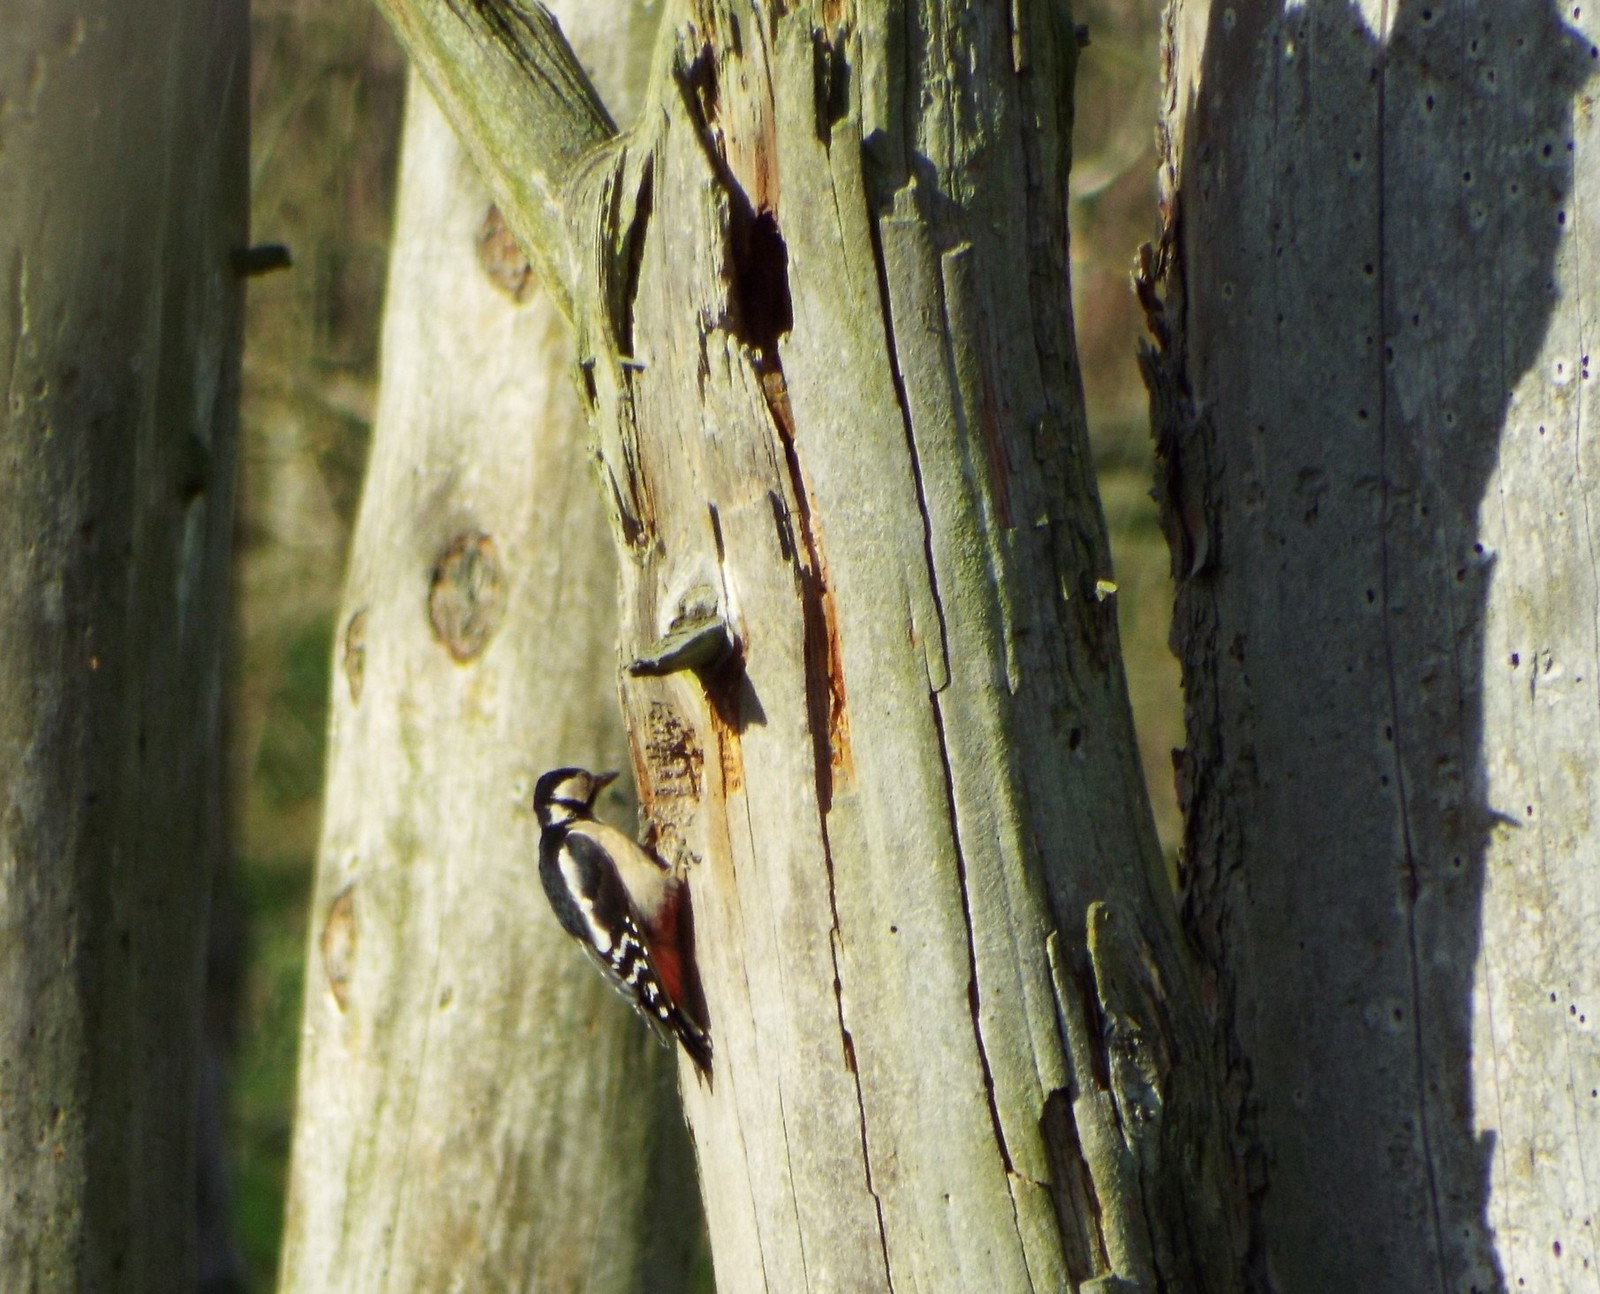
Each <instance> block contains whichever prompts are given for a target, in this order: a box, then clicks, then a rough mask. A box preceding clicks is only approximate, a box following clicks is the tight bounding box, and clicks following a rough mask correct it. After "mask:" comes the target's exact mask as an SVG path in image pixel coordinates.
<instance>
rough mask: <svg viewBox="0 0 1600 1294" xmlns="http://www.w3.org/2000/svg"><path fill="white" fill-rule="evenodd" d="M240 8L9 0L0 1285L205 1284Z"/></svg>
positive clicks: (239, 244)
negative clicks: (205, 1077) (204, 1145)
mask: <svg viewBox="0 0 1600 1294" xmlns="http://www.w3.org/2000/svg"><path fill="white" fill-rule="evenodd" d="M246 18H247V15H246V11H245V6H244V5H242V4H238V3H221V4H210V3H208V4H192V3H177V2H171V0H168V2H165V3H157V4H153V5H143V6H139V7H138V8H137V9H136V10H134V9H130V8H128V7H127V6H121V5H105V4H95V3H75V4H71V5H53V6H40V5H37V4H30V3H26V0H23V2H17V0H6V2H5V3H0V32H3V33H4V35H3V37H0V267H3V269H0V272H3V274H4V287H3V289H0V293H3V297H4V302H5V306H4V309H3V310H0V374H4V377H3V378H0V385H3V389H4V398H5V404H4V406H3V408H0V462H3V464H4V466H3V469H0V553H3V556H4V567H3V569H4V576H3V582H0V787H3V788H4V791H3V793H0V794H3V797H4V809H3V812H0V1201H3V1202H0V1288H4V1289H6V1290H45V1289H49V1290H67V1289H71V1290H106V1291H110V1290H134V1289H138V1290H143V1289H151V1290H153V1289H185V1288H192V1287H193V1285H194V1282H195V1279H196V1253H195V1209H196V1203H195V1198H196V1107H197V1101H198V1086H199V1066H200V1032H201V1019H200V1014H201V1013H200V1007H201V992H202V984H203V980H204V952H205V933H206V920H207V904H208V900H209V896H210V889H211V878H212V875H213V873H214V871H215V869H216V866H217V862H218V858H219V854H220V851H221V850H222V848H223V847H224V841H223V827H222V812H221V787H222V768H223V761H222V752H221V698H222V687H223V669H222V648H223V642H224V637H225V629H226V626H227V623H228V615H227V574H228V559H229V541H230V538H231V534H230V532H231V527H232V519H233V469H234V435H235V419H236V407H237V399H238V363H239V342H240V337H239V320H240V305H241V283H240V279H239V277H238V274H237V272H236V270H235V268H234V266H233V264H232V262H231V259H230V256H231V254H234V253H238V252H240V251H242V250H243V246H244V241H245V235H246V230H245V218H246V199H247V194H246V175H247V158H248V142H247V140H248V135H247V123H246V117H245V109H246V104H247V96H248V76H247V66H246V55H247V36H248V28H247V25H246Z"/></svg>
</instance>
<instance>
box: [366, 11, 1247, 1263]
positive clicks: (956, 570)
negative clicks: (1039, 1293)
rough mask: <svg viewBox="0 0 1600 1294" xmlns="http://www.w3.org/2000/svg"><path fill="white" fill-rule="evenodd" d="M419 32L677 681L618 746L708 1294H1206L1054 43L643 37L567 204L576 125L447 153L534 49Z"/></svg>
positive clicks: (930, 27)
mask: <svg viewBox="0 0 1600 1294" xmlns="http://www.w3.org/2000/svg"><path fill="white" fill-rule="evenodd" d="M412 8H413V7H412V6H411V5H410V4H408V3H403V2H402V0H393V3H389V4H386V9H387V10H389V11H390V12H391V13H392V14H393V15H394V20H395V25H396V29H397V30H398V31H399V32H400V33H401V35H402V38H403V39H405V40H407V42H408V43H409V46H410V50H411V53H412V56H413V58H414V59H415V60H416V62H417V64H418V66H419V67H420V68H421V69H422V70H423V72H424V74H425V75H427V76H428V77H429V78H430V81H431V83H432V84H433V88H434V90H435V92H436V93H437V94H438V95H439V96H440V98H441V101H442V103H443V104H444V106H445V110H446V113H447V115H448V116H449V117H450V118H451V120H452V121H453V122H454V123H455V124H456V125H457V127H458V128H459V129H463V130H464V131H466V132H467V133H468V136H469V139H468V146H469V148H470V149H472V150H473V152H474V156H476V157H478V158H480V161H481V163H482V165H483V169H484V172H485V175H486V177H487V178H488V179H489V180H490V183H491V185H492V186H494V187H495V188H496V193H497V196H498V197H499V198H500V200H501V201H502V204H503V205H504V207H505V209H506V213H507V217H508V220H509V221H510V222H511V224H512V226H513V227H514V228H516V229H517V230H518V232H519V233H520V234H521V235H522V236H523V237H524V238H525V239H528V240H530V241H536V240H540V239H549V238H550V237H552V229H553V228H554V229H555V231H556V233H555V236H557V237H558V239H559V241H558V243H557V245H555V246H553V247H551V246H546V247H544V249H543V256H542V257H541V258H540V260H539V264H540V265H541V266H542V267H544V270H545V272H546V273H552V274H555V275H557V276H561V275H568V274H569V275H570V277H567V278H565V279H562V280H561V284H562V285H564V290H565V297H566V299H567V300H568V301H569V302H570V304H571V309H572V314H573V317H574V323H575V328H576V333H577V353H578V360H579V366H580V370H581V381H582V384H583V389H584V393H585V397H586V400H587V402H588V404H589V407H590V412H591V416H592V418H593V423H594V427H595V436H596V440H597V442H598V450H599V458H600V474H601V482H602V490H603V492H604V494H605V497H606V499H607V501H608V504H609V507H610V513H611V520H612V523H613V530H614V536H615V540H616V544H617V548H618V551H619V552H620V553H621V554H622V556H623V597H622V608H623V610H622V625H621V644H622V656H623V660H624V661H625V662H629V661H638V662H647V661H654V662H656V663H657V670H658V671H659V669H660V661H661V657H662V656H663V655H665V654H670V653H672V652H673V651H675V650H676V649H677V648H680V647H684V643H683V640H684V639H685V638H688V639H691V640H692V641H693V642H694V643H695V644H697V645H698V646H699V647H700V648H703V649H704V650H703V651H702V652H701V653H700V654H699V655H698V656H697V657H696V658H695V663H694V665H693V667H690V666H689V665H687V664H685V665H684V667H683V668H678V669H675V670H672V671H671V672H649V671H647V672H645V673H642V674H640V675H638V676H636V677H630V678H629V680H628V681H627V683H626V684H625V686H624V689H623V702H624V709H625V711H626V714H627V718H628V726H629V732H630V736H631V739H632V746H633V754H634V769H635V773H636V775H637V776H638V779H639V783H640V789H641V795H642V799H643V801H644V803H645V806H646V810H647V813H648V814H649V817H650V821H651V827H652V831H653V839H654V841H655V843H656V845H657V847H658V848H659V849H661V850H662V852H663V853H664V854H665V855H667V856H668V857H669V858H670V859H671V860H673V861H674V862H676V863H679V864H681V865H682V866H683V867H684V868H685V870H686V872H687V874H688V876H689V878H690V883H691V885H692V887H693V894H694V901H695V909H694V911H695V928H696V935H697V947H698V952H699V961H700V969H701V973H702V978H703V987H704V991H705V998H706V1002H707V1005H708V1008H709V1017H710V1022H711V1026H712V1032H713V1036H714V1038H715V1042H716V1049H717V1052H716V1057H717V1058H716V1063H715V1067H714V1073H713V1077H712V1080H711V1081H710V1082H708V1083H703V1084H702V1083H697V1082H695V1081H693V1079H692V1077H691V1076H690V1075H689V1072H688V1071H687V1070H686V1069H685V1070H684V1074H685V1083H684V1086H685V1092H686V1102H687V1108H688V1110H689V1113H690V1118H691V1122H692V1124H693V1127H694V1132H695V1141H696V1146H697V1150H698V1153H699V1156H700V1165H701V1176H702V1181H703V1183H704V1187H705V1192H706V1206H707V1213H708V1218H709V1222H710V1228H711V1237H712V1245H713V1251H714V1256H715V1263H716V1270H717V1279H718V1283H719V1285H720V1286H721V1287H722V1288H724V1289H728V1290H739V1291H758V1290H774V1291H784V1292H788V1291H795V1290H807V1289H832V1288H839V1287H849V1288H852V1289H863V1290H865V1289H889V1288H892V1287H900V1288H925V1289H952V1290H955V1289H1005V1290H1022V1289H1038V1290H1052V1291H1053V1290H1059V1289H1063V1288H1079V1287H1084V1286H1092V1287H1094V1288H1096V1289H1108V1288H1112V1287H1115V1288H1150V1289H1154V1288H1157V1287H1158V1286H1162V1285H1164V1287H1166V1288H1184V1289H1217V1290H1221V1289H1229V1288H1233V1287H1234V1268H1235V1260H1236V1254H1237V1251H1238V1246H1239V1244H1240V1243H1241V1240H1240V1237H1241V1236H1242V1231H1241V1229H1240V1228H1241V1225H1242V1224H1241V1223H1240V1221H1239V1219H1240V1215H1241V1213H1242V1206H1240V1205H1239V1204H1238V1203H1237V1202H1236V1201H1235V1199H1234V1196H1233V1187H1232V1181H1231V1178H1230V1172H1229V1165H1228V1163H1227V1162H1226V1159H1225V1143H1224V1137H1223V1130H1222V1125H1221V1124H1220V1122H1219V1115H1220V1111H1221V1108H1222V1107H1221V1101H1220V1098H1219V1096H1218V1093H1217V1091H1216V1090H1215V1088H1214V1086H1213V1081H1212V1077H1211V1069H1210V1064H1211V1057H1210V1047H1209V1040H1208V1034H1207V1026H1206V1023H1205V1020H1204V1017H1203V1013H1202V1010H1201V1005H1200V1000H1199V998H1198V997H1197V996H1196V993H1195V985H1194V982H1193V980H1192V979H1191V977H1190V974H1189V970H1188V968H1187V966H1186V963H1185V960H1184V952H1183V948H1182V945H1181V942H1180V936H1179V933H1178V928H1177V923H1176V919H1175V913H1174V910H1173V907H1172V904H1171V899H1170V893H1169V891H1168V890H1167V888H1166V885H1165V881H1164V877H1163V869H1162V865H1161V860H1160V858H1159V855H1158V851H1157V848H1156V842H1155V835H1154V830H1153V827H1152V824H1151V820H1150V813H1149V807H1148V803H1147V801H1146V798H1145V794H1144V790H1143V786H1142V782H1141V778H1140V773H1139V767H1138V762H1137V758H1136V755H1135V746H1134V740H1133V732H1132V723H1131V720H1130V716H1129V710H1128V704H1127V698H1126V691H1125V685H1124V680H1123V675H1122V669H1121V663H1120V659H1119V656H1118V647H1117V638H1116V621H1115V615H1114V605H1113V603H1112V598H1113V597H1114V590H1115V585H1114V582H1113V581H1112V580H1111V573H1110V569H1109V557H1108V552H1107V546H1106V540H1105V531H1104V525H1103V521H1102V518H1101V516H1100V512H1099V505H1098V501H1097V499H1096V496H1095V490H1094V483H1093V480H1092V477H1091V475H1090V471H1089V453H1088V442H1087V438H1086V435H1085V430H1084V425H1083V416H1082V405H1081V393H1080V390H1079V386H1078V380H1077V374H1076V369H1075V360H1074V354H1073V343H1072V329H1071V320H1070V315H1069V307H1068V294H1067V260H1066V224H1065V187H1066V173H1067V166H1068V143H1069V128H1070V92H1071V79H1072V70H1073V66H1074V57H1075V52H1076V51H1075V44H1074V38H1073V29H1072V25H1071V22H1070V18H1069V16H1068V15H1067V13H1066V11H1065V10H1064V9H1063V8H1061V7H1059V6H1057V5H1054V4H1049V3H1038V4H1034V3H1019V4H1017V5H1014V6H1012V7H1011V8H1010V9H1009V10H1007V11H1005V12H1004V13H1002V12H1000V11H999V10H997V9H995V8H993V7H989V8H985V9H983V10H981V11H977V12H974V11H970V10H968V9H967V7H966V6H961V5H948V6H946V5H941V4H934V3H923V4H918V5H914V6H907V7H905V8H901V7H899V6H890V5H879V4H866V5H861V6H858V7H857V8H856V10H855V13H854V15H853V18H852V20H851V21H849V22H848V23H847V22H845V21H844V20H843V19H841V18H839V17H838V15H837V14H836V12H835V10H834V9H833V8H832V7H831V6H828V5H821V6H798V7H796V8H795V9H794V10H793V11H788V12H783V13H779V12H777V10H776V7H773V8H765V7H760V8H758V7H751V6H745V5H726V4H719V3H704V4H684V5H680V6H676V7H674V8H673V9H672V10H671V11H670V13H669V17H668V19H667V21H668V23H669V24H670V26H669V31H668V36H667V38H666V39H664V40H663V42H662V45H661V48H660V50H659V51H658V55H657V64H656V69H655V70H656V77H655V82H654V88H653V93H652V96H651V98H650V100H649V102H648V104H647V107H646V111H645V112H644V113H643V114H642V116H641V117H640V120H639V123H638V125H637V126H636V127H635V128H634V130H633V131H632V132H630V133H629V134H626V135H623V136H620V137H618V138H616V139H615V140H613V141H611V142H610V143H609V144H606V145H605V146H602V147H596V148H595V149H593V150H591V151H589V152H587V153H584V154H582V155H580V156H578V157H577V158H576V159H574V158H573V157H572V156H571V155H570V152H568V151H566V150H565V149H564V148H563V147H562V146H561V145H560V143H559V141H560V140H562V139H569V138H571V137H573V134H574V132H581V131H582V130H584V129H585V128H586V127H585V126H584V125H583V123H581V122H571V121H564V122H563V124H562V126H561V128H560V129H559V130H557V131H554V132H553V133H554V134H555V135H556V137H557V145H556V146H554V147H551V148H548V149H546V148H543V147H541V142H540V139H539V138H538V136H537V134H527V135H521V136H516V137H514V138H510V139H509V141H508V136H507V134H506V133H505V132H501V133H499V134H491V133H489V132H483V133H481V134H480V135H478V136H477V137H473V131H474V124H473V123H474V122H476V121H478V120H480V119H482V118H483V117H485V116H486V115H487V116H496V115H499V114H506V115H510V116H515V114H516V113H518V112H519V111H521V110H522V105H521V103H520V102H519V101H518V98H517V93H518V92H517V89H516V85H515V81H514V79H513V80H511V81H507V80H505V79H503V78H491V77H477V78H467V77H464V76H462V75H459V74H453V73H450V72H449V70H448V69H449V68H451V67H453V66H454V59H455V58H456V57H457V56H456V55H455V54H454V53H453V52H452V51H454V50H455V49H456V48H457V46H458V43H459V41H460V40H463V39H475V38H474V37H473V35H472V30H471V29H472V28H474V27H478V28H481V29H482V34H484V39H483V40H482V41H481V43H480V42H476V41H475V43H474V49H475V50H482V49H484V48H487V49H490V50H491V51H498V52H497V54H496V57H497V58H500V59H502V60H504V61H505V62H506V63H507V64H508V65H512V66H522V65H524V64H526V63H529V62H531V63H533V64H534V65H535V66H536V67H543V66H544V63H543V61H542V60H548V61H549V63H550V67H549V68H548V69H546V74H545V75H544V77H543V78H542V80H541V84H542V85H548V84H552V83H555V82H556V81H558V80H559V79H560V78H561V77H562V76H565V75H567V74H568V70H569V65H570V58H569V56H567V55H566V54H564V53H563V52H562V50H561V49H560V47H559V46H557V45H555V44H553V43H551V42H550V41H549V40H548V39H547V37H548V26H547V23H546V20H545V19H544V18H543V17H542V16H541V15H540V14H539V13H537V12H534V13H532V14H531V15H524V18H525V20H526V24H527V26H528V28H529V29H530V30H534V29H536V30H537V33H538V39H537V40H534V39H531V38H530V39H528V40H526V41H522V42H521V43H519V41H518V37H517V32H516V30H513V28H512V27H509V26H506V25H504V24H499V23H497V22H496V20H495V18H494V15H496V14H499V13H501V10H500V9H499V8H498V7H497V6H494V5H485V6H479V7H477V8H475V9H474V10H473V11H472V13H471V14H470V15H468V16H467V17H465V18H463V19H461V21H460V30H455V29H452V30H450V31H448V32H446V31H444V30H442V29H441V27H440V26H439V25H438V23H440V22H442V20H440V19H439V17H438V11H437V7H433V6H427V5H418V6H416V9H417V10H418V11H425V12H428V13H430V14H432V15H433V18H432V19H430V21H433V22H435V23H436V25H435V26H431V27H427V28H426V29H425V28H424V27H423V26H421V25H419V21H418V19H417V18H416V16H415V14H414V13H413V12H412ZM520 12H521V11H520V10H519V13H520ZM521 21H523V19H519V20H518V22H521ZM445 25H446V26H447V25H448V24H445ZM441 69H444V70H443V71H441ZM508 87H509V88H508ZM542 93H543V91H541V94H542ZM496 96H500V97H501V100H500V101H499V102H498V103H497V102H496ZM535 97H537V96H535ZM541 102H543V100H541ZM562 111H563V112H564V113H565V114H567V115H568V116H578V117H582V116H584V115H585V114H586V113H588V114H591V115H593V114H594V111H595V110H593V109H592V107H591V106H590V104H589V99H588V97H587V96H583V95H575V96H571V97H569V98H566V99H565V100H564V103H563V108H562ZM594 123H597V128H606V129H608V123H607V122H606V121H605V119H604V118H603V117H602V116H598V115H595V116H594ZM516 177H521V178H520V179H517V178H516ZM528 177H533V179H532V181H531V182H532V183H534V185H535V187H536V188H537V189H538V190H539V191H540V192H558V193H562V194H564V195H565V198H566V200H565V203H564V213H563V214H564V218H563V219H562V220H557V221H551V220H549V219H547V218H546V216H547V213H545V212H544V211H543V210H542V208H540V207H539V206H538V205H537V204H534V206H533V207H532V209H530V207H529V204H528V202H527V201H526V197H525V193H526V189H527V186H528V184H529V183H530V181H529V179H528ZM551 267H554V268H551ZM719 643H720V644H721V645H722V647H723V648H724V649H725V650H723V651H721V652H720V653H719V652H718V650H717V646H718V644H719ZM730 648H731V650H729V649H730ZM684 650H685V651H688V650H689V649H688V648H684ZM679 654H680V655H681V654H683V653H679ZM685 1064H686V1062H683V1061H680V1069H683V1067H684V1065H685Z"/></svg>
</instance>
